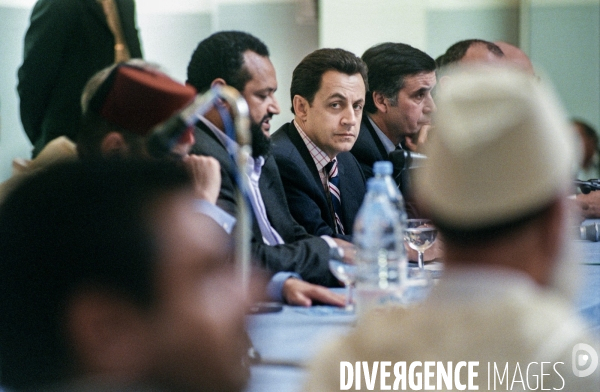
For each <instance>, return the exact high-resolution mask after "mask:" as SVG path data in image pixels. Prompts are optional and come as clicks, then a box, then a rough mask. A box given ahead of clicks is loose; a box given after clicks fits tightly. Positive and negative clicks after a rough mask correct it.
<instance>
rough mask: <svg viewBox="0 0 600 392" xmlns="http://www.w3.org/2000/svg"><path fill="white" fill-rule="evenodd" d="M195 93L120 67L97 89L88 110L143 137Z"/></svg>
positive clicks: (148, 71) (146, 72)
mask: <svg viewBox="0 0 600 392" xmlns="http://www.w3.org/2000/svg"><path fill="white" fill-rule="evenodd" d="M195 96H196V89H194V88H193V87H192V86H188V85H184V84H181V83H179V82H177V81H175V80H173V79H171V78H170V77H168V76H167V75H165V74H164V73H162V72H160V71H157V70H153V69H144V68H140V67H137V66H133V65H129V64H120V65H118V66H117V67H115V69H114V70H113V71H112V72H111V73H110V75H109V76H108V77H107V78H106V80H105V81H104V82H103V83H102V84H101V85H100V87H99V88H98V90H97V91H96V94H94V96H93V97H92V99H91V100H90V105H89V110H91V111H94V112H96V113H97V114H99V115H100V116H101V117H102V118H104V119H105V120H106V121H108V122H110V123H112V124H115V125H117V126H119V127H121V128H123V129H126V130H128V131H130V132H133V133H136V134H139V135H141V136H146V135H148V133H149V132H150V131H151V130H152V129H153V128H154V127H155V126H156V125H158V124H160V123H162V122H163V121H166V120H167V119H169V118H170V117H171V116H173V115H174V114H176V113H177V112H179V111H180V110H182V109H184V108H185V107H186V106H187V105H189V104H190V103H192V101H193V100H194V97H195Z"/></svg>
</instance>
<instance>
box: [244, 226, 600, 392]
mask: <svg viewBox="0 0 600 392" xmlns="http://www.w3.org/2000/svg"><path fill="white" fill-rule="evenodd" d="M591 223H600V220H586V221H584V222H583V223H582V224H583V225H588V224H591ZM575 242H576V246H577V248H578V249H577V250H578V254H579V258H580V260H579V267H580V273H581V279H580V285H579V288H578V292H577V296H576V300H575V301H576V304H575V306H576V307H577V309H578V310H579V313H580V315H581V316H582V317H583V318H584V319H585V320H587V322H588V324H589V328H590V331H591V333H593V334H594V335H595V336H596V337H597V338H598V339H599V340H600V242H591V241H582V240H577V241H575ZM441 279H443V275H442V276H441ZM417 306H418V305H417ZM355 321H356V316H355V314H354V313H352V312H347V311H344V310H343V309H339V308H335V307H331V306H312V307H309V308H304V307H293V306H283V309H282V311H280V312H276V313H266V314H256V315H251V316H248V332H249V334H250V338H251V339H252V342H253V345H254V348H255V349H256V350H257V351H258V353H259V354H260V357H261V361H260V363H258V364H255V365H253V366H252V367H251V378H250V382H249V384H248V387H247V389H246V392H300V391H302V385H303V383H304V381H305V377H307V372H306V370H305V368H304V364H306V363H308V362H309V361H310V360H311V358H312V357H314V356H315V355H317V354H318V352H319V350H320V349H321V348H322V347H323V345H324V344H326V343H327V342H329V341H331V339H335V338H336V337H338V336H341V335H343V334H346V333H348V332H349V331H351V330H352V328H353V326H354V323H355Z"/></svg>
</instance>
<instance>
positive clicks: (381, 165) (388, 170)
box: [373, 161, 393, 176]
mask: <svg viewBox="0 0 600 392" xmlns="http://www.w3.org/2000/svg"><path fill="white" fill-rule="evenodd" d="M392 171H393V167H392V162H390V161H377V162H375V163H374V164H373V173H375V174H382V175H384V176H385V175H391V174H392Z"/></svg>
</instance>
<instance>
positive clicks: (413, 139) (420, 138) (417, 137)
mask: <svg viewBox="0 0 600 392" xmlns="http://www.w3.org/2000/svg"><path fill="white" fill-rule="evenodd" d="M430 130H431V125H430V124H426V125H423V126H422V127H421V129H420V130H419V132H417V133H415V134H413V135H406V136H405V137H404V144H405V145H406V148H408V149H409V150H410V151H412V152H422V150H423V145H424V144H425V143H426V142H427V136H428V135H429V131H430Z"/></svg>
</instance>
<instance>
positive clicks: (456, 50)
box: [438, 39, 504, 68]
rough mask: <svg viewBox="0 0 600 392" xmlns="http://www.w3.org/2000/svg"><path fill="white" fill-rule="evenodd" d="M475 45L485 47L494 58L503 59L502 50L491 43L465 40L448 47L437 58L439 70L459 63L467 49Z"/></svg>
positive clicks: (480, 40)
mask: <svg viewBox="0 0 600 392" xmlns="http://www.w3.org/2000/svg"><path fill="white" fill-rule="evenodd" d="M475 44H479V45H485V46H486V47H487V49H488V50H489V51H490V52H492V53H493V54H495V55H496V56H498V57H504V52H503V51H502V49H500V47H499V46H498V45H496V44H495V43H493V42H489V41H485V40H482V39H466V40H463V41H458V42H457V43H455V44H453V45H452V46H450V47H449V48H448V49H447V50H446V52H445V53H444V54H443V55H441V56H440V57H439V59H440V63H439V64H438V66H439V67H440V68H441V67H445V66H448V65H451V64H454V63H457V62H459V61H460V60H461V59H462V58H463V57H465V54H466V53H467V50H469V48H470V47H471V46H472V45H475Z"/></svg>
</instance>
